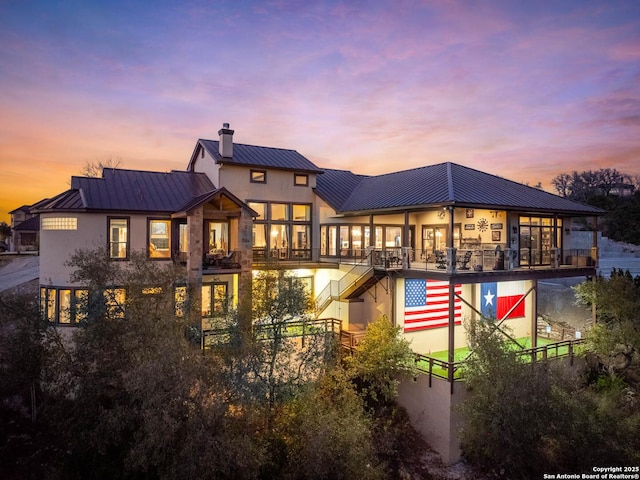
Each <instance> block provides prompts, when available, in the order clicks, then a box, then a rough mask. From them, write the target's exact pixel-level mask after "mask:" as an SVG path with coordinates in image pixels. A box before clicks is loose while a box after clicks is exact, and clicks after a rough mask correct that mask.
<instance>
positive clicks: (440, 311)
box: [404, 278, 462, 332]
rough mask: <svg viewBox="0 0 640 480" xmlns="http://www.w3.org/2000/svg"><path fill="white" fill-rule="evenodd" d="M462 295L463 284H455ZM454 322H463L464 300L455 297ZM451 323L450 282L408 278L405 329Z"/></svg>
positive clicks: (408, 330) (405, 284) (458, 323)
mask: <svg viewBox="0 0 640 480" xmlns="http://www.w3.org/2000/svg"><path fill="white" fill-rule="evenodd" d="M455 292H456V293H457V294H458V295H460V293H461V292H462V286H461V285H460V284H458V285H456V286H455ZM453 304H454V324H455V325H460V324H461V323H462V302H461V301H460V299H459V298H458V297H455V299H454V303H453ZM447 325H449V282H440V281H437V280H423V279H415V278H407V279H406V280H405V282H404V331H405V332H415V331H417V330H426V329H428V328H440V327H446V326H447Z"/></svg>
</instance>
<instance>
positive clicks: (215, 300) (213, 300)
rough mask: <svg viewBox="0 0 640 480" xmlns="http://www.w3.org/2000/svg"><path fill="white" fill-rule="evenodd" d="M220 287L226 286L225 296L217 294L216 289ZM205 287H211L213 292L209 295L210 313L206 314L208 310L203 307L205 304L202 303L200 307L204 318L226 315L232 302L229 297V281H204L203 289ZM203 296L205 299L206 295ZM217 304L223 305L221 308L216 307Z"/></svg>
mask: <svg viewBox="0 0 640 480" xmlns="http://www.w3.org/2000/svg"><path fill="white" fill-rule="evenodd" d="M219 287H222V288H224V296H223V297H219V296H217V295H216V290H217V288H219ZM205 288H209V289H210V292H211V293H210V295H209V305H208V307H209V310H208V315H206V314H205V313H206V312H205V311H204V310H203V309H202V307H203V305H201V307H200V308H201V313H202V318H216V317H221V316H224V315H226V314H227V313H228V311H229V305H230V303H231V301H230V298H229V282H203V283H202V289H203V290H204V289H205ZM201 296H202V300H203V301H204V295H201ZM216 305H221V308H220V309H216Z"/></svg>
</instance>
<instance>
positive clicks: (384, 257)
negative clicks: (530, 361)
mask: <svg viewBox="0 0 640 480" xmlns="http://www.w3.org/2000/svg"><path fill="white" fill-rule="evenodd" d="M535 253H536V255H532V253H531V252H529V251H528V250H526V249H520V250H511V249H508V248H501V247H500V248H495V247H493V248H475V249H459V250H456V249H453V248H449V249H447V250H439V251H438V250H437V251H435V252H433V253H428V254H424V253H423V254H420V253H418V254H417V252H415V251H414V250H413V249H411V248H408V247H394V248H388V249H385V250H376V249H372V250H371V252H370V260H369V261H370V262H371V265H372V266H373V267H374V268H375V269H382V270H394V271H398V270H403V271H416V270H417V271H430V272H434V273H437V272H439V273H442V274H448V275H453V274H455V275H474V274H476V275H477V274H485V275H486V274H488V273H491V274H493V273H499V272H518V271H520V272H522V271H536V272H548V273H550V272H562V271H568V270H572V271H575V272H574V273H576V275H578V276H579V275H582V274H589V272H590V271H592V270H594V269H595V268H596V267H597V265H598V260H597V259H598V252H597V249H595V248H592V249H566V250H560V249H551V250H549V251H547V252H546V254H544V255H541V254H539V252H535ZM542 253H545V252H542ZM581 270H582V271H581ZM560 276H565V275H562V274H561V275H560Z"/></svg>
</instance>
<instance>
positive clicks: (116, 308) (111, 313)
mask: <svg viewBox="0 0 640 480" xmlns="http://www.w3.org/2000/svg"><path fill="white" fill-rule="evenodd" d="M125 300H126V290H125V289H124V288H107V289H106V290H105V291H104V302H105V307H106V314H107V317H108V318H124V307H125Z"/></svg>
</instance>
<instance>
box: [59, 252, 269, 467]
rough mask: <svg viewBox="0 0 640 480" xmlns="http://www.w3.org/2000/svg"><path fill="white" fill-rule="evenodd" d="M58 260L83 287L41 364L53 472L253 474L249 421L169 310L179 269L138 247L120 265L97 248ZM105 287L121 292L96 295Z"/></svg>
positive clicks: (185, 323)
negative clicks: (77, 312) (55, 351)
mask: <svg viewBox="0 0 640 480" xmlns="http://www.w3.org/2000/svg"><path fill="white" fill-rule="evenodd" d="M68 264H69V265H70V266H73V267H75V268H76V270H75V272H74V274H73V275H72V277H73V281H76V282H82V283H83V284H84V285H86V286H87V287H88V288H89V295H88V303H87V305H86V309H87V310H86V314H87V315H86V319H85V320H84V321H83V323H82V324H81V326H80V328H79V330H78V331H77V333H76V334H75V335H74V341H73V344H69V345H63V346H62V348H64V351H63V352H62V354H61V355H60V358H61V359H62V360H61V361H60V362H57V363H54V365H53V366H52V369H53V368H55V370H52V371H50V379H51V380H50V382H49V384H50V388H51V389H52V390H54V391H53V392H52V393H55V394H57V398H58V404H57V411H56V412H55V419H56V421H57V424H58V427H59V431H60V432H61V437H62V438H61V439H60V442H61V444H63V445H65V451H64V455H63V456H62V460H63V465H62V467H61V469H60V472H61V476H62V477H64V478H72V479H73V478H87V477H91V478H142V477H150V478H160V479H177V478H222V479H225V478H228V479H232V478H240V479H242V478H247V479H248V478H255V476H256V475H257V471H258V466H259V464H260V462H261V458H262V454H261V451H262V447H261V446H260V445H258V444H257V443H256V442H255V441H254V440H255V439H254V433H253V432H255V429H256V426H255V425H254V424H253V423H252V417H251V415H245V414H243V413H242V410H241V409H233V408H232V406H233V404H230V403H229V399H230V398H233V397H232V394H231V392H232V389H231V388H230V386H229V385H227V384H225V381H224V380H225V378H224V377H223V376H222V375H220V374H219V368H218V367H219V365H218V364H216V363H214V361H213V360H214V359H211V358H206V357H204V356H203V355H202V351H201V349H200V344H199V342H197V343H196V344H194V343H193V342H192V341H191V340H190V335H189V331H190V319H189V316H188V315H178V314H176V310H175V308H174V286H175V284H176V281H177V280H179V279H180V278H182V276H181V275H178V274H177V273H176V271H175V270H174V268H173V267H172V266H160V265H159V264H157V263H155V262H150V261H148V260H147V259H146V258H145V257H144V254H143V253H141V252H132V255H131V261H130V262H128V263H127V264H123V263H122V262H109V260H108V252H106V251H105V250H104V249H100V250H89V251H79V252H76V254H75V255H73V256H72V258H71V259H70V261H69V262H68ZM115 287H118V288H124V290H125V291H126V295H125V296H124V297H122V296H120V295H105V292H111V291H113V290H116V288H115ZM202 452H207V454H206V455H203V454H202Z"/></svg>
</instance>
